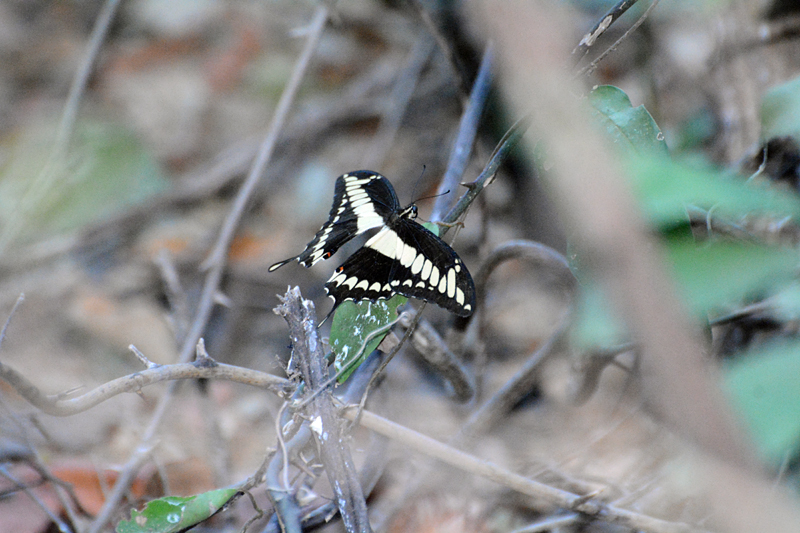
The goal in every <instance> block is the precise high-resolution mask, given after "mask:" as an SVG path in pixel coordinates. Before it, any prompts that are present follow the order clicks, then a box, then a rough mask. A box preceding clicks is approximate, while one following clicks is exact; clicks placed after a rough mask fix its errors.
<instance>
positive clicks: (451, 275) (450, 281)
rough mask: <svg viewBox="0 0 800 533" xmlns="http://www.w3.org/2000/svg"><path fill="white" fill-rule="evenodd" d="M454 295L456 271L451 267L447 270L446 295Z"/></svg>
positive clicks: (450, 296)
mask: <svg viewBox="0 0 800 533" xmlns="http://www.w3.org/2000/svg"><path fill="white" fill-rule="evenodd" d="M455 295H456V271H455V269H453V268H451V269H450V270H449V271H448V272H447V297H448V298H452V297H453V296H455Z"/></svg>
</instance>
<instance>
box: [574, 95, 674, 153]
mask: <svg viewBox="0 0 800 533" xmlns="http://www.w3.org/2000/svg"><path fill="white" fill-rule="evenodd" d="M589 104H590V105H591V106H592V107H593V108H594V110H595V112H594V115H595V117H596V118H597V119H598V120H599V122H600V124H601V125H602V126H603V127H604V128H605V130H606V132H607V133H608V134H609V136H610V137H611V139H612V140H613V141H614V143H615V144H616V145H618V146H620V148H622V150H623V151H624V152H634V153H640V154H646V153H657V154H662V155H666V154H667V153H668V150H667V143H666V142H664V134H663V133H661V130H660V129H659V127H658V124H656V121H655V120H653V117H652V116H651V115H650V113H649V112H648V111H647V109H645V107H644V106H643V105H640V106H638V107H633V106H632V105H631V101H630V99H629V98H628V95H627V94H625V92H623V91H622V90H621V89H618V88H617V87H613V86H611V85H601V86H600V87H595V88H594V90H592V92H591V93H589Z"/></svg>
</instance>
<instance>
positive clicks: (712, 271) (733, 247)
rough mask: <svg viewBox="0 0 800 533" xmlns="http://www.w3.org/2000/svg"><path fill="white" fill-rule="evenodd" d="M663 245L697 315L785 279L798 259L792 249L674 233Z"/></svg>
mask: <svg viewBox="0 0 800 533" xmlns="http://www.w3.org/2000/svg"><path fill="white" fill-rule="evenodd" d="M666 247H667V253H668V254H669V261H670V264H671V265H672V269H673V272H674V274H675V278H676V280H677V281H678V284H679V286H680V292H681V293H682V295H683V297H684V301H685V302H686V304H687V306H688V307H689V308H690V309H691V311H693V312H694V313H696V314H699V315H704V314H705V313H707V312H708V311H712V310H715V309H720V308H730V306H732V305H738V304H739V303H740V302H741V301H742V300H744V299H746V298H748V297H751V296H753V295H758V294H759V292H762V291H767V290H770V289H772V288H774V287H775V286H776V285H777V284H779V283H784V282H787V281H789V280H790V279H791V278H792V275H793V271H794V269H795V268H796V266H797V263H798V255H797V252H796V251H795V250H792V249H789V248H782V247H777V246H763V245H757V244H750V243H743V242H731V241H722V240H711V241H707V242H703V243H700V244H697V243H695V242H694V240H693V239H692V238H691V237H677V238H670V239H668V240H667V243H666Z"/></svg>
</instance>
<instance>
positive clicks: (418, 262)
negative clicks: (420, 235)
mask: <svg viewBox="0 0 800 533" xmlns="http://www.w3.org/2000/svg"><path fill="white" fill-rule="evenodd" d="M423 264H425V256H424V255H422V254H418V255H417V257H416V258H415V259H414V263H413V264H412V265H411V273H412V274H414V275H417V274H419V273H420V272H421V271H422V265H423ZM423 278H424V276H423Z"/></svg>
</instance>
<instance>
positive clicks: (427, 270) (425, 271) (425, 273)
mask: <svg viewBox="0 0 800 533" xmlns="http://www.w3.org/2000/svg"><path fill="white" fill-rule="evenodd" d="M420 257H422V256H420ZM432 269H433V263H431V260H430V259H425V264H424V265H423V266H422V273H421V274H420V276H422V279H429V278H430V276H431V270H432Z"/></svg>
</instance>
